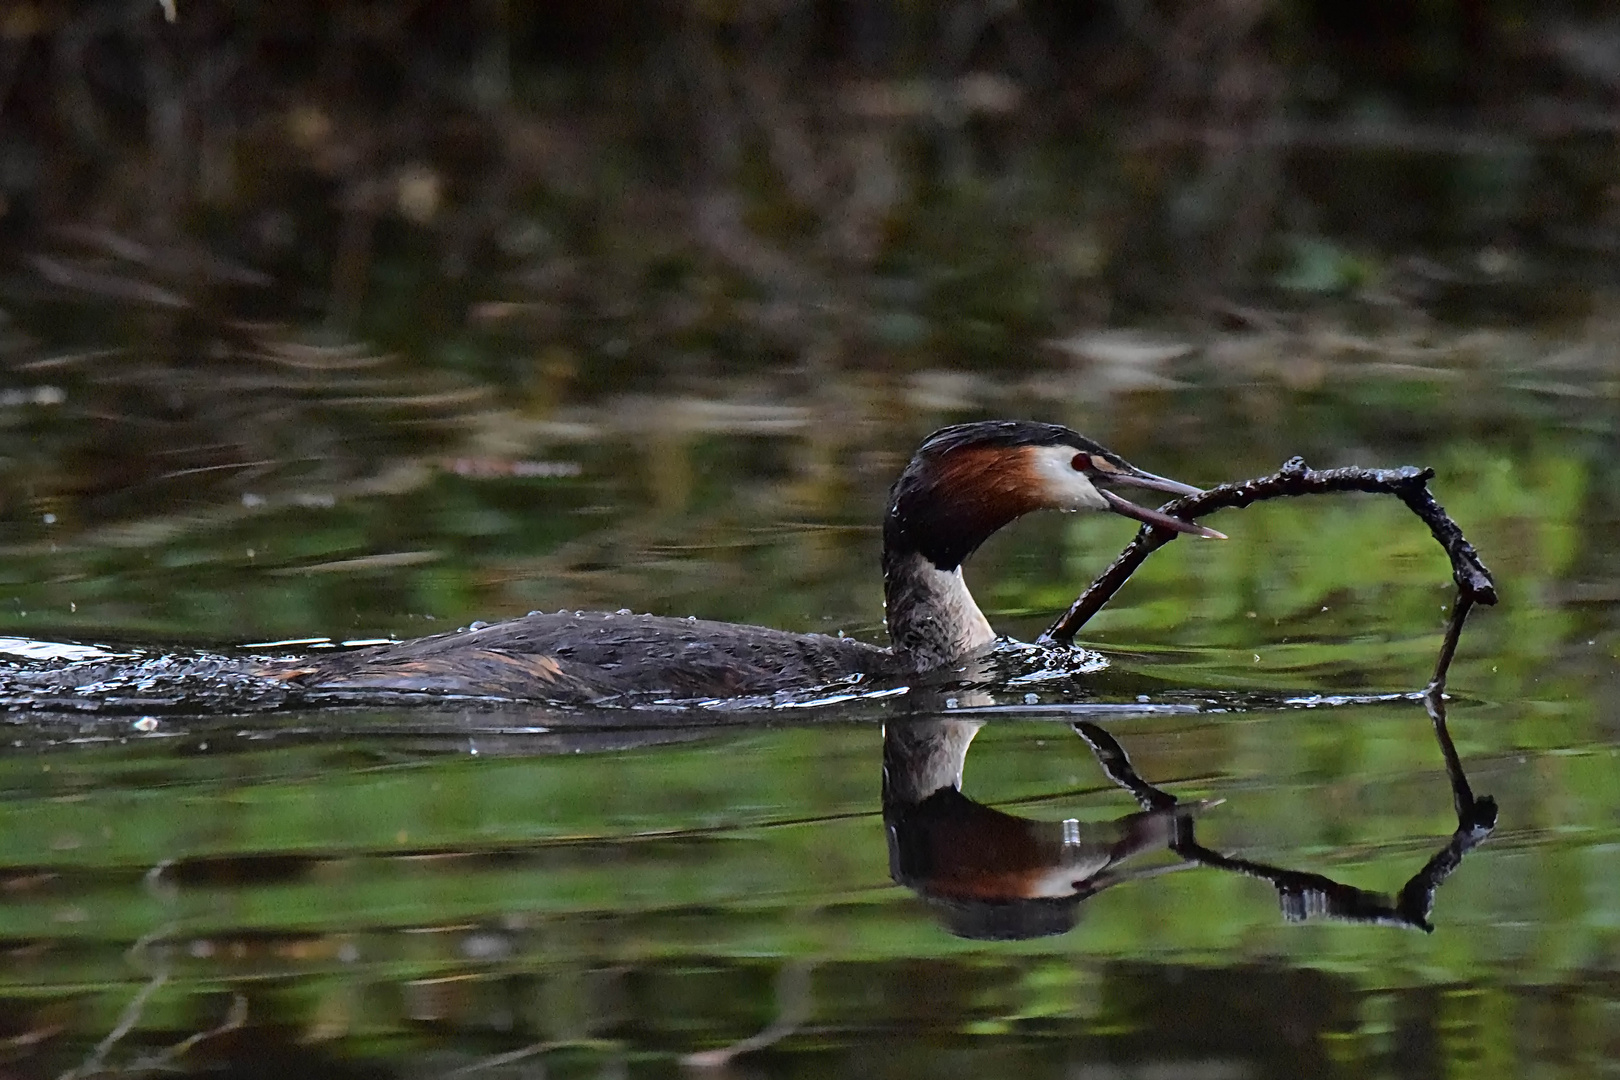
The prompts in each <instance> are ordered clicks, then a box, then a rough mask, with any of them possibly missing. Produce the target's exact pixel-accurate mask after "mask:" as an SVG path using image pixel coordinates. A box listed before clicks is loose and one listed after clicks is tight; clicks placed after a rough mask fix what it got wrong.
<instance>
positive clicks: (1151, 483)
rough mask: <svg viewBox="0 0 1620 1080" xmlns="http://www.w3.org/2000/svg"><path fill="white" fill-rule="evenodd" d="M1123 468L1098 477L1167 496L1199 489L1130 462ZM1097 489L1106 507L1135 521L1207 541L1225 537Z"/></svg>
mask: <svg viewBox="0 0 1620 1080" xmlns="http://www.w3.org/2000/svg"><path fill="white" fill-rule="evenodd" d="M1127 469H1128V470H1129V471H1127ZM1127 469H1119V470H1115V471H1110V472H1106V473H1103V474H1102V475H1101V476H1100V477H1099V479H1105V480H1108V481H1110V482H1112V483H1116V484H1129V485H1130V486H1131V487H1139V488H1146V489H1148V490H1149V491H1163V492H1165V493H1166V494H1170V495H1197V494H1198V492H1199V491H1200V489H1199V488H1195V487H1193V486H1192V485H1191V484H1183V483H1181V482H1180V481H1177V480H1170V479H1167V478H1166V477H1163V476H1155V475H1154V474H1153V473H1150V472H1144V471H1142V470H1141V469H1138V468H1136V467H1135V466H1134V465H1132V466H1127ZM1097 491H1098V493H1099V494H1100V495H1102V497H1103V498H1104V499H1106V500H1107V501H1108V508H1109V509H1110V510H1112V511H1113V512H1114V513H1116V514H1120V515H1123V516H1124V517H1128V518H1135V519H1136V520H1137V521H1140V522H1143V523H1145V524H1148V525H1154V526H1157V527H1158V528H1161V529H1169V530H1170V531H1171V532H1179V533H1190V534H1192V535H1193V536H1202V537H1204V538H1206V539H1209V540H1225V539H1226V538H1227V537H1226V534H1225V533H1222V532H1216V531H1215V530H1214V529H1207V528H1205V527H1204V526H1202V525H1197V524H1194V523H1193V522H1191V521H1182V520H1181V519H1180V518H1174V517H1171V516H1170V515H1169V514H1161V513H1160V512H1159V511H1157V510H1149V509H1148V508H1147V507H1145V506H1137V505H1136V504H1135V503H1133V502H1131V501H1130V500H1129V499H1127V498H1124V497H1123V496H1120V495H1115V494H1114V493H1113V492H1112V491H1108V490H1107V489H1105V488H1098V489H1097Z"/></svg>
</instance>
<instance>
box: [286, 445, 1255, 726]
mask: <svg viewBox="0 0 1620 1080" xmlns="http://www.w3.org/2000/svg"><path fill="white" fill-rule="evenodd" d="M1098 483H1110V484H1123V485H1129V486H1133V487H1139V488H1146V489H1148V490H1150V491H1162V492H1166V493H1168V494H1172V495H1190V494H1193V493H1195V492H1197V491H1198V490H1199V489H1197V488H1195V487H1191V486H1189V485H1187V484H1180V483H1177V482H1176V481H1174V480H1166V479H1165V478H1164V477H1162V476H1155V475H1153V474H1152V473H1149V472H1144V471H1142V470H1141V469H1138V468H1136V467H1135V466H1134V465H1131V464H1129V463H1128V462H1126V461H1125V460H1124V459H1123V458H1121V457H1120V456H1119V455H1118V454H1115V453H1113V452H1112V451H1110V450H1107V449H1105V448H1104V447H1102V446H1099V445H1098V444H1097V443H1095V442H1092V441H1091V440H1090V439H1088V438H1086V437H1085V436H1083V435H1080V434H1079V433H1077V432H1074V431H1071V430H1070V429H1069V428H1066V427H1062V426H1060V425H1057V424H1040V423H1034V422H1030V421H987V422H980V423H972V424H957V425H954V426H952V427H946V428H941V429H940V430H938V431H936V432H934V433H933V434H932V435H930V436H928V438H927V439H925V440H924V441H923V444H922V446H920V447H918V449H917V452H916V454H915V455H914V456H913V457H912V459H911V462H910V464H908V465H907V466H906V468H905V471H904V472H902V473H901V474H900V478H899V479H898V480H896V481H895V483H894V487H893V488H892V489H891V490H890V492H889V509H888V513H887V514H886V515H885V516H884V520H883V596H884V610H885V612H886V615H887V621H888V627H889V637H890V639H891V641H892V642H893V644H892V646H891V647H890V648H887V649H884V648H879V647H878V646H875V645H868V644H865V643H863V642H859V641H854V640H850V639H846V638H836V637H828V636H827V635H824V634H795V633H789V632H787V631H783V630H772V629H768V628H766V627H760V626H743V625H738V624H736V623H722V622H709V621H704V620H696V619H681V618H669V617H664V616H658V615H630V614H624V613H620V614H606V613H596V612H576V613H568V612H558V613H555V614H545V613H541V612H534V613H531V614H529V615H525V616H523V617H522V618H517V619H511V620H508V621H506V622H500V623H494V624H490V625H486V626H476V625H475V627H474V628H471V629H467V630H463V631H458V632H455V633H449V634H438V635H435V636H433V637H425V638H418V639H416V640H414V641H405V642H401V643H399V644H397V645H381V646H377V647H374V648H366V649H358V650H356V651H354V652H352V653H340V654H329V655H327V656H321V657H308V658H302V659H300V660H298V661H294V662H292V663H290V664H289V665H287V666H284V667H279V666H278V667H277V668H276V669H274V671H273V672H267V673H270V674H274V675H275V676H276V677H277V678H278V679H282V680H285V681H287V682H289V683H292V684H295V685H297V686H299V687H301V688H302V689H304V690H306V691H309V692H312V693H314V694H318V695H325V694H333V693H335V694H340V695H341V694H343V693H345V692H349V691H352V692H355V693H357V694H365V693H367V692H376V691H382V692H400V693H413V694H414V693H421V694H430V695H443V694H456V695H471V696H490V697H500V698H518V699H536V700H542V701H550V702H563V703H575V702H578V703H585V702H593V701H603V700H605V699H611V698H615V697H623V696H626V695H634V696H637V697H642V696H646V695H649V694H651V695H658V696H662V697H670V698H683V699H684V698H711V697H736V696H740V695H754V694H771V693H776V692H778V691H783V690H799V689H809V688H812V687H815V686H818V685H823V684H827V683H831V682H834V681H836V680H839V679H842V678H845V677H847V676H850V675H856V674H868V675H879V676H893V675H906V674H911V673H918V672H925V671H931V670H934V669H936V668H940V667H944V666H946V665H949V664H952V663H954V662H956V661H958V660H961V659H963V658H965V657H967V656H969V655H971V654H973V653H975V652H977V651H979V650H981V649H983V648H984V647H985V646H987V645H989V644H990V643H991V642H992V641H994V640H995V632H994V631H992V630H991V629H990V623H989V621H988V620H986V619H985V617H984V613H983V612H981V611H980V610H979V606H978V605H977V604H976V603H974V602H973V596H972V594H971V593H969V592H968V589H967V585H966V584H965V583H964V582H963V580H962V561H963V560H964V559H966V558H967V557H968V556H969V555H971V554H972V553H973V552H974V550H975V549H977V548H978V546H979V545H980V544H982V543H984V541H985V540H986V539H988V538H989V536H990V534H991V533H993V532H995V531H996V530H997V529H999V528H1001V527H1002V526H1003V525H1005V524H1007V523H1008V522H1010V521H1012V520H1014V519H1015V518H1018V517H1021V516H1022V515H1024V514H1027V513H1029V512H1030V511H1032V510H1042V509H1047V510H1065V511H1075V510H1111V511H1113V512H1114V513H1116V514H1123V515H1124V516H1126V517H1130V518H1135V519H1136V520H1137V521H1142V522H1147V523H1149V524H1152V525H1157V526H1159V527H1161V528H1165V529H1171V530H1174V531H1176V532H1184V533H1192V534H1195V535H1199V536H1207V537H1214V538H1219V539H1224V537H1222V535H1221V534H1220V533H1218V532H1215V531H1214V530H1213V529H1206V528H1204V527H1203V526H1201V525H1196V524H1193V523H1191V522H1186V521H1181V520H1179V519H1177V518H1173V517H1170V516H1168V515H1166V514H1161V513H1159V512H1158V511H1156V510H1149V509H1146V508H1145V507H1141V506H1137V505H1136V504H1134V503H1132V502H1129V501H1127V500H1126V499H1124V498H1123V497H1121V496H1119V495H1116V494H1114V493H1113V492H1112V491H1106V490H1103V489H1101V488H1099V487H1097V486H1096V485H1097V484H1098Z"/></svg>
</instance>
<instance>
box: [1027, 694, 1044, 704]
mask: <svg viewBox="0 0 1620 1080" xmlns="http://www.w3.org/2000/svg"><path fill="white" fill-rule="evenodd" d="M1040 703H1041V695H1039V694H1025V695H1024V704H1025V705H1039V704H1040Z"/></svg>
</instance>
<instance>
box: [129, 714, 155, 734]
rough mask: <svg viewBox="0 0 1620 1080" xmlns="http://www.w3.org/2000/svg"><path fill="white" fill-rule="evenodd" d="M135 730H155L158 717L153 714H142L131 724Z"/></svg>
mask: <svg viewBox="0 0 1620 1080" xmlns="http://www.w3.org/2000/svg"><path fill="white" fill-rule="evenodd" d="M132 726H133V727H134V728H135V730H136V731H156V730H157V727H158V719H157V717H155V716H143V717H141V718H140V719H139V720H137V721H135V723H134V724H133V725H132Z"/></svg>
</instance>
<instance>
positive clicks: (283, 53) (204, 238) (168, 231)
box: [0, 0, 1620, 402]
mask: <svg viewBox="0 0 1620 1080" xmlns="http://www.w3.org/2000/svg"><path fill="white" fill-rule="evenodd" d="M172 11H173V13H174V15H175V18H174V19H173V21H172V22H171V21H166V19H165V10H164V5H160V4H159V3H158V2H157V0H151V2H142V0H102V2H92V3H76V4H75V3H53V2H47V0H37V2H36V0H13V2H12V3H9V4H8V5H6V7H5V10H4V12H3V13H0V160H3V162H4V168H3V170H0V197H3V200H4V201H3V203H0V209H3V211H4V213H3V215H0V228H3V229H4V238H5V241H6V248H7V250H8V251H9V252H10V258H9V259H8V263H9V265H8V270H9V271H10V279H9V281H8V286H9V291H10V292H11V293H12V294H13V295H16V294H17V293H19V292H21V293H23V294H25V295H26V293H27V290H28V287H29V286H30V284H32V286H33V287H34V288H35V289H36V290H43V291H44V292H46V293H47V294H48V295H49V298H50V299H51V300H53V301H55V302H70V299H69V298H70V297H71V295H73V294H75V293H76V294H79V295H80V298H81V299H82V300H84V301H86V303H89V302H90V301H92V300H93V299H99V300H100V301H102V303H101V304H100V305H99V307H100V308H101V309H102V310H101V313H100V314H101V318H99V319H96V320H91V322H92V323H97V322H101V321H102V320H105V319H117V320H129V321H133V322H135V323H137V324H139V326H140V328H141V331H142V333H143V334H144V335H146V336H147V337H149V338H150V337H154V336H156V337H160V338H168V337H170V336H171V335H172V336H173V338H174V340H175V346H176V347H177V348H179V347H181V344H182V343H183V342H184V341H185V340H186V336H185V335H186V331H187V330H188V329H189V330H191V331H193V332H196V331H197V329H198V324H199V323H200V322H201V323H206V322H207V321H208V317H209V316H214V317H215V318H219V317H222V316H223V317H225V318H226V321H228V322H231V323H234V324H242V323H245V322H249V321H250V320H252V319H253V318H254V314H255V313H258V314H259V315H260V316H261V317H265V318H269V317H277V318H287V317H288V316H289V315H291V314H293V313H296V314H297V315H298V316H299V317H302V318H309V317H313V316H320V317H322V318H323V319H325V320H326V321H328V322H329V323H330V324H331V325H333V326H336V327H340V328H342V329H344V330H348V331H352V332H355V333H357V334H360V335H363V336H365V337H366V338H367V339H368V340H372V341H375V342H378V343H380V344H383V345H386V346H390V347H411V348H412V349H413V351H414V352H416V353H418V354H419V355H421V357H422V358H423V359H427V360H431V361H433V362H435V363H439V364H444V365H447V366H451V367H458V368H463V369H469V370H474V371H477V372H479V373H480V374H483V375H486V376H490V377H500V378H502V379H504V380H507V381H509V382H511V383H512V384H514V385H516V386H518V387H521V388H523V389H524V390H526V391H527V392H528V393H529V394H531V395H532V396H533V397H534V398H535V399H536V401H538V402H545V401H547V400H550V399H552V398H554V397H555V396H556V395H558V394H563V393H566V392H567V391H568V388H569V387H571V386H574V385H582V386H585V387H590V386H600V385H603V384H604V383H613V384H619V383H622V382H624V381H634V380H638V379H639V380H647V379H651V378H656V377H659V376H664V375H667V374H669V373H678V374H687V375H691V374H701V373H703V372H706V371H710V372H712V371H715V370H730V369H734V368H736V367H737V366H745V367H757V366H760V365H772V364H781V363H791V364H796V365H808V366H810V367H812V368H814V367H816V366H818V365H832V366H834V367H847V366H849V365H852V364H883V365H887V366H904V365H906V364H915V363H917V362H919V360H922V359H926V360H927V362H930V363H932V362H937V360H938V359H939V358H941V357H943V358H946V359H949V360H951V361H960V362H974V361H978V362H989V361H994V360H996V359H998V358H1001V357H1004V356H1005V355H1006V354H1007V353H1008V352H1009V351H1016V350H1020V349H1029V348H1032V347H1035V346H1036V345H1038V344H1039V343H1040V342H1042V341H1043V340H1045V339H1046V338H1048V337H1050V336H1051V335H1054V334H1065V333H1069V332H1072V331H1075V330H1077V329H1082V328H1086V327H1091V326H1097V325H1103V324H1108V323H1112V322H1121V321H1125V322H1129V321H1138V320H1141V319H1143V318H1150V319H1160V320H1163V319H1174V320H1178V321H1181V322H1182V323H1183V324H1184V325H1185V324H1186V323H1187V322H1189V321H1190V322H1191V323H1194V324H1204V325H1238V326H1248V325H1253V324H1264V323H1266V321H1267V320H1268V318H1273V317H1276V316H1278V314H1279V313H1280V312H1283V311H1289V310H1295V309H1298V308H1299V307H1300V306H1302V305H1305V306H1310V307H1320V306H1321V304H1322V303H1323V301H1325V300H1344V301H1347V302H1351V303H1352V306H1353V307H1354V309H1355V310H1356V312H1357V313H1359V314H1361V315H1364V316H1366V317H1369V318H1377V319H1380V320H1399V319H1402V318H1421V317H1423V316H1446V315H1451V316H1453V317H1456V316H1464V317H1466V318H1468V319H1470V320H1474V321H1478V320H1485V321H1498V320H1502V319H1509V318H1517V317H1521V316H1523V315H1525V314H1535V315H1540V316H1546V315H1559V314H1570V313H1573V312H1582V311H1585V310H1587V305H1588V304H1589V303H1590V298H1591V290H1592V288H1593V287H1595V286H1608V285H1610V284H1612V282H1613V278H1614V273H1613V270H1614V264H1613V255H1614V252H1615V250H1616V245H1617V244H1620V186H1617V184H1620V181H1617V171H1616V170H1617V164H1620V159H1617V147H1616V135H1617V133H1620V20H1616V18H1615V17H1614V15H1613V14H1612V12H1610V11H1609V10H1608V9H1607V7H1606V5H1603V4H1600V3H1582V2H1562V3H1550V4H1537V5H1530V4H1525V3H1522V2H1518V0H1494V2H1491V0H1479V2H1467V3H1464V2H1452V3H1431V2H1419V0H1406V2H1397V0H1383V2H1379V3H1373V4H1367V5H1353V6H1347V5H1343V4H1337V3H1325V2H1315V3H1312V2H1307V0H1274V2H1270V3H1267V2H1263V0H1219V2H1214V3H1188V2H1183V3H1172V2H1150V0H1113V2H1095V3H1070V2H1057V0H1045V2H1042V0H1029V2H1022V3H1020V2H1015V0H951V2H946V3H912V2H907V0H762V2H757V3H746V2H736V3H727V2H722V0H665V2H663V3H653V4H648V3H636V2H630V0H617V2H604V3H573V2H556V3H519V2H516V0H512V2H503V0H480V2H476V3H445V2H431V0H416V2H394V3H387V2H365V3H361V2H346V0H340V2H336V3H317V2H313V0H305V2H298V0H294V2H290V3H278V4H264V3H255V2H249V0H175V2H174V3H173V4H172ZM64 293H65V294H68V295H66V296H64V295H63V294H64ZM79 321H81V322H82V321H83V320H79ZM82 329H83V330H84V331H85V332H86V333H87V334H88V333H89V332H90V331H91V327H90V326H83V327H82ZM210 332H211V333H218V332H219V328H218V327H211V328H210ZM517 342H522V343H523V344H524V345H525V346H527V347H529V350H531V351H527V352H526V353H525V354H524V355H523V356H522V360H521V362H520V361H519V360H518V359H517V358H515V357H514V352H515V351H516V350H514V348H513V347H512V346H513V344H514V343H517ZM498 343H499V344H498ZM563 343H566V344H563Z"/></svg>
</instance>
